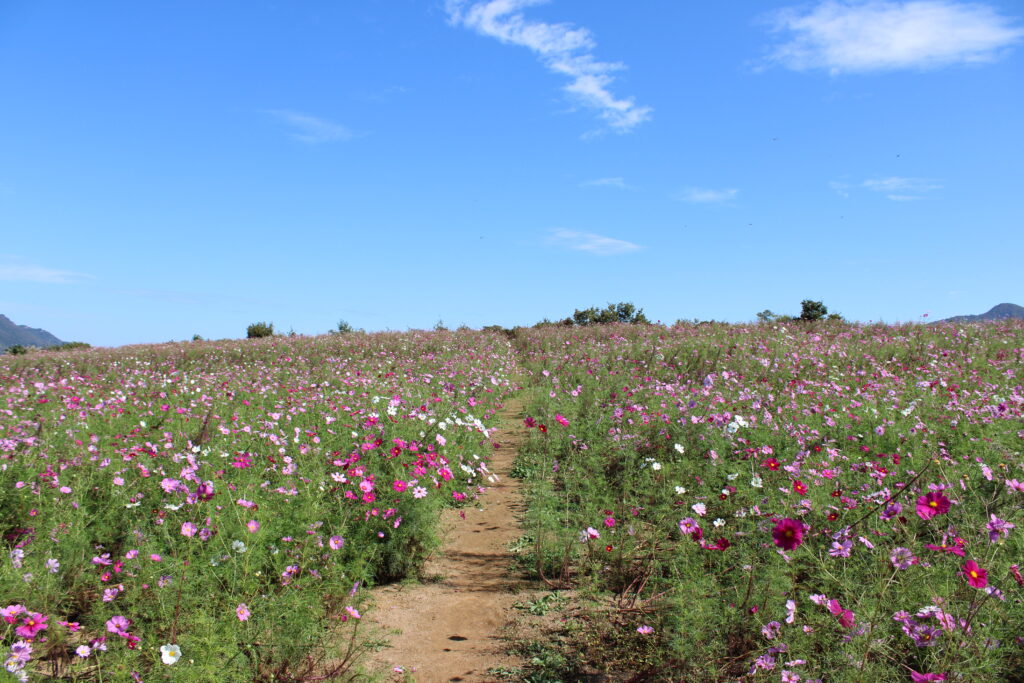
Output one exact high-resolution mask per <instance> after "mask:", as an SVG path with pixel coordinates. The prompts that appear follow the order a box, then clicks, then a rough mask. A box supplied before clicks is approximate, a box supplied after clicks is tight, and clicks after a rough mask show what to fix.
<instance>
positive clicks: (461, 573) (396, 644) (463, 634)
mask: <svg viewBox="0 0 1024 683" xmlns="http://www.w3.org/2000/svg"><path fill="white" fill-rule="evenodd" d="M521 408H522V402H521V401H520V400H516V399H513V400H510V401H509V402H508V403H506V405H505V406H504V408H503V409H502V410H501V412H500V413H499V415H500V418H501V421H500V423H499V425H500V426H499V431H498V432H497V433H496V434H495V435H494V437H493V440H494V442H495V443H496V444H497V445H498V446H499V448H497V449H496V450H495V452H494V457H493V459H492V461H491V462H490V464H489V467H490V469H491V470H492V472H494V473H495V474H497V475H498V481H497V482H496V483H494V484H491V485H490V486H489V487H488V489H487V491H486V492H485V493H484V494H482V495H481V496H480V498H479V499H478V500H477V501H476V505H475V506H473V507H467V508H465V509H463V510H446V511H445V512H444V514H443V516H442V521H441V524H442V526H441V529H442V537H443V538H444V544H443V546H442V547H441V549H440V551H438V552H437V553H436V554H435V555H434V557H433V558H431V559H430V560H429V561H428V562H427V564H426V566H425V568H424V571H423V573H422V576H423V577H426V578H427V581H426V582H424V583H416V584H395V585H391V586H385V587H382V588H379V589H376V590H375V591H374V603H375V607H374V609H373V610H372V611H371V612H370V613H369V615H368V619H370V620H371V621H373V622H374V623H375V624H376V625H377V626H378V627H379V628H380V629H381V632H382V635H383V637H385V638H387V639H388V640H389V641H390V647H388V648H386V649H384V650H381V651H379V652H377V653H376V654H375V655H374V656H373V657H372V665H373V666H374V667H375V668H379V669H382V670H384V671H386V672H389V675H390V676H391V677H392V678H393V679H394V680H402V677H403V676H404V675H408V676H411V677H412V678H413V679H414V680H415V681H417V683H433V682H435V681H498V680H508V679H507V678H506V679H502V678H501V677H500V676H499V675H498V674H497V671H495V672H494V673H491V674H488V670H489V669H505V670H506V671H507V670H508V669H511V668H518V667H519V666H521V665H522V662H521V661H520V660H518V659H517V658H515V657H514V656H512V655H510V654H509V653H508V652H507V644H506V642H505V640H504V638H503V632H504V631H505V629H506V626H508V625H509V624H510V623H511V622H512V621H513V620H514V617H513V614H512V605H513V603H514V602H516V601H517V600H521V599H523V597H524V593H523V591H528V590H530V589H532V588H535V585H534V584H533V583H532V582H529V581H527V580H526V579H524V578H523V577H520V576H516V575H514V574H513V570H512V560H513V556H512V552H511V551H510V550H509V544H510V543H511V542H512V541H515V540H516V539H518V538H519V537H520V536H521V535H522V529H521V527H520V521H519V520H520V517H521V514H522V512H523V503H522V500H521V496H520V491H519V488H520V487H519V482H518V480H516V479H513V478H512V476H511V475H510V472H511V469H512V463H513V461H514V460H515V457H516V453H517V451H518V447H519V445H520V444H521V443H522V442H523V441H524V440H525V434H526V431H525V428H524V427H523V426H522V423H521V421H520V420H519V419H518V418H519V416H520V411H521ZM395 667H401V668H402V669H403V670H404V672H405V673H404V674H403V673H396V672H394V669H395Z"/></svg>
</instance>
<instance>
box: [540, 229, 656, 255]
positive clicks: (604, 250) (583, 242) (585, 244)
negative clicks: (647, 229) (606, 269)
mask: <svg viewBox="0 0 1024 683" xmlns="http://www.w3.org/2000/svg"><path fill="white" fill-rule="evenodd" d="M549 242H550V243H551V244H557V245H559V246H562V247H565V248H567V249H575V250H576V251H588V252H590V253H591V254H601V255H602V256H607V255H612V254H626V253H629V252H631V251H637V250H639V249H642V248H643V247H641V246H640V245H639V244H633V243H632V242H627V241H625V240H617V239H615V238H614V237H605V236H603V235H595V234H594V233H591V232H576V231H574V230H564V229H562V228H558V229H556V230H553V231H552V232H551V237H550V239H549Z"/></svg>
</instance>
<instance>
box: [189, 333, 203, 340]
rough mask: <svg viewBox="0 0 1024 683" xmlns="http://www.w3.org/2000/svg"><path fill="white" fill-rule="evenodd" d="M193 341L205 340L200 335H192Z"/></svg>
mask: <svg viewBox="0 0 1024 683" xmlns="http://www.w3.org/2000/svg"><path fill="white" fill-rule="evenodd" d="M192 341H204V340H203V336H202V335H200V334H193V335H192Z"/></svg>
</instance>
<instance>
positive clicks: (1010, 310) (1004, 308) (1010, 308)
mask: <svg viewBox="0 0 1024 683" xmlns="http://www.w3.org/2000/svg"><path fill="white" fill-rule="evenodd" d="M1009 319H1017V320H1024V306H1018V305H1017V304H999V305H998V306H993V307H992V309H991V310H989V311H988V313H982V314H981V315H955V316H953V317H952V318H946V319H945V320H938V321H936V322H940V323H977V322H984V321H986V320H1009Z"/></svg>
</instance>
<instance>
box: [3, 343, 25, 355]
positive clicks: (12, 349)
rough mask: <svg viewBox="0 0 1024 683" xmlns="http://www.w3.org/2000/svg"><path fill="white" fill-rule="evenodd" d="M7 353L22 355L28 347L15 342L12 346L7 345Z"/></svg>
mask: <svg viewBox="0 0 1024 683" xmlns="http://www.w3.org/2000/svg"><path fill="white" fill-rule="evenodd" d="M7 353H8V355H11V356H24V355H25V354H26V353H28V347H27V346H23V345H22V344H15V345H14V346H8V347H7Z"/></svg>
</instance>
